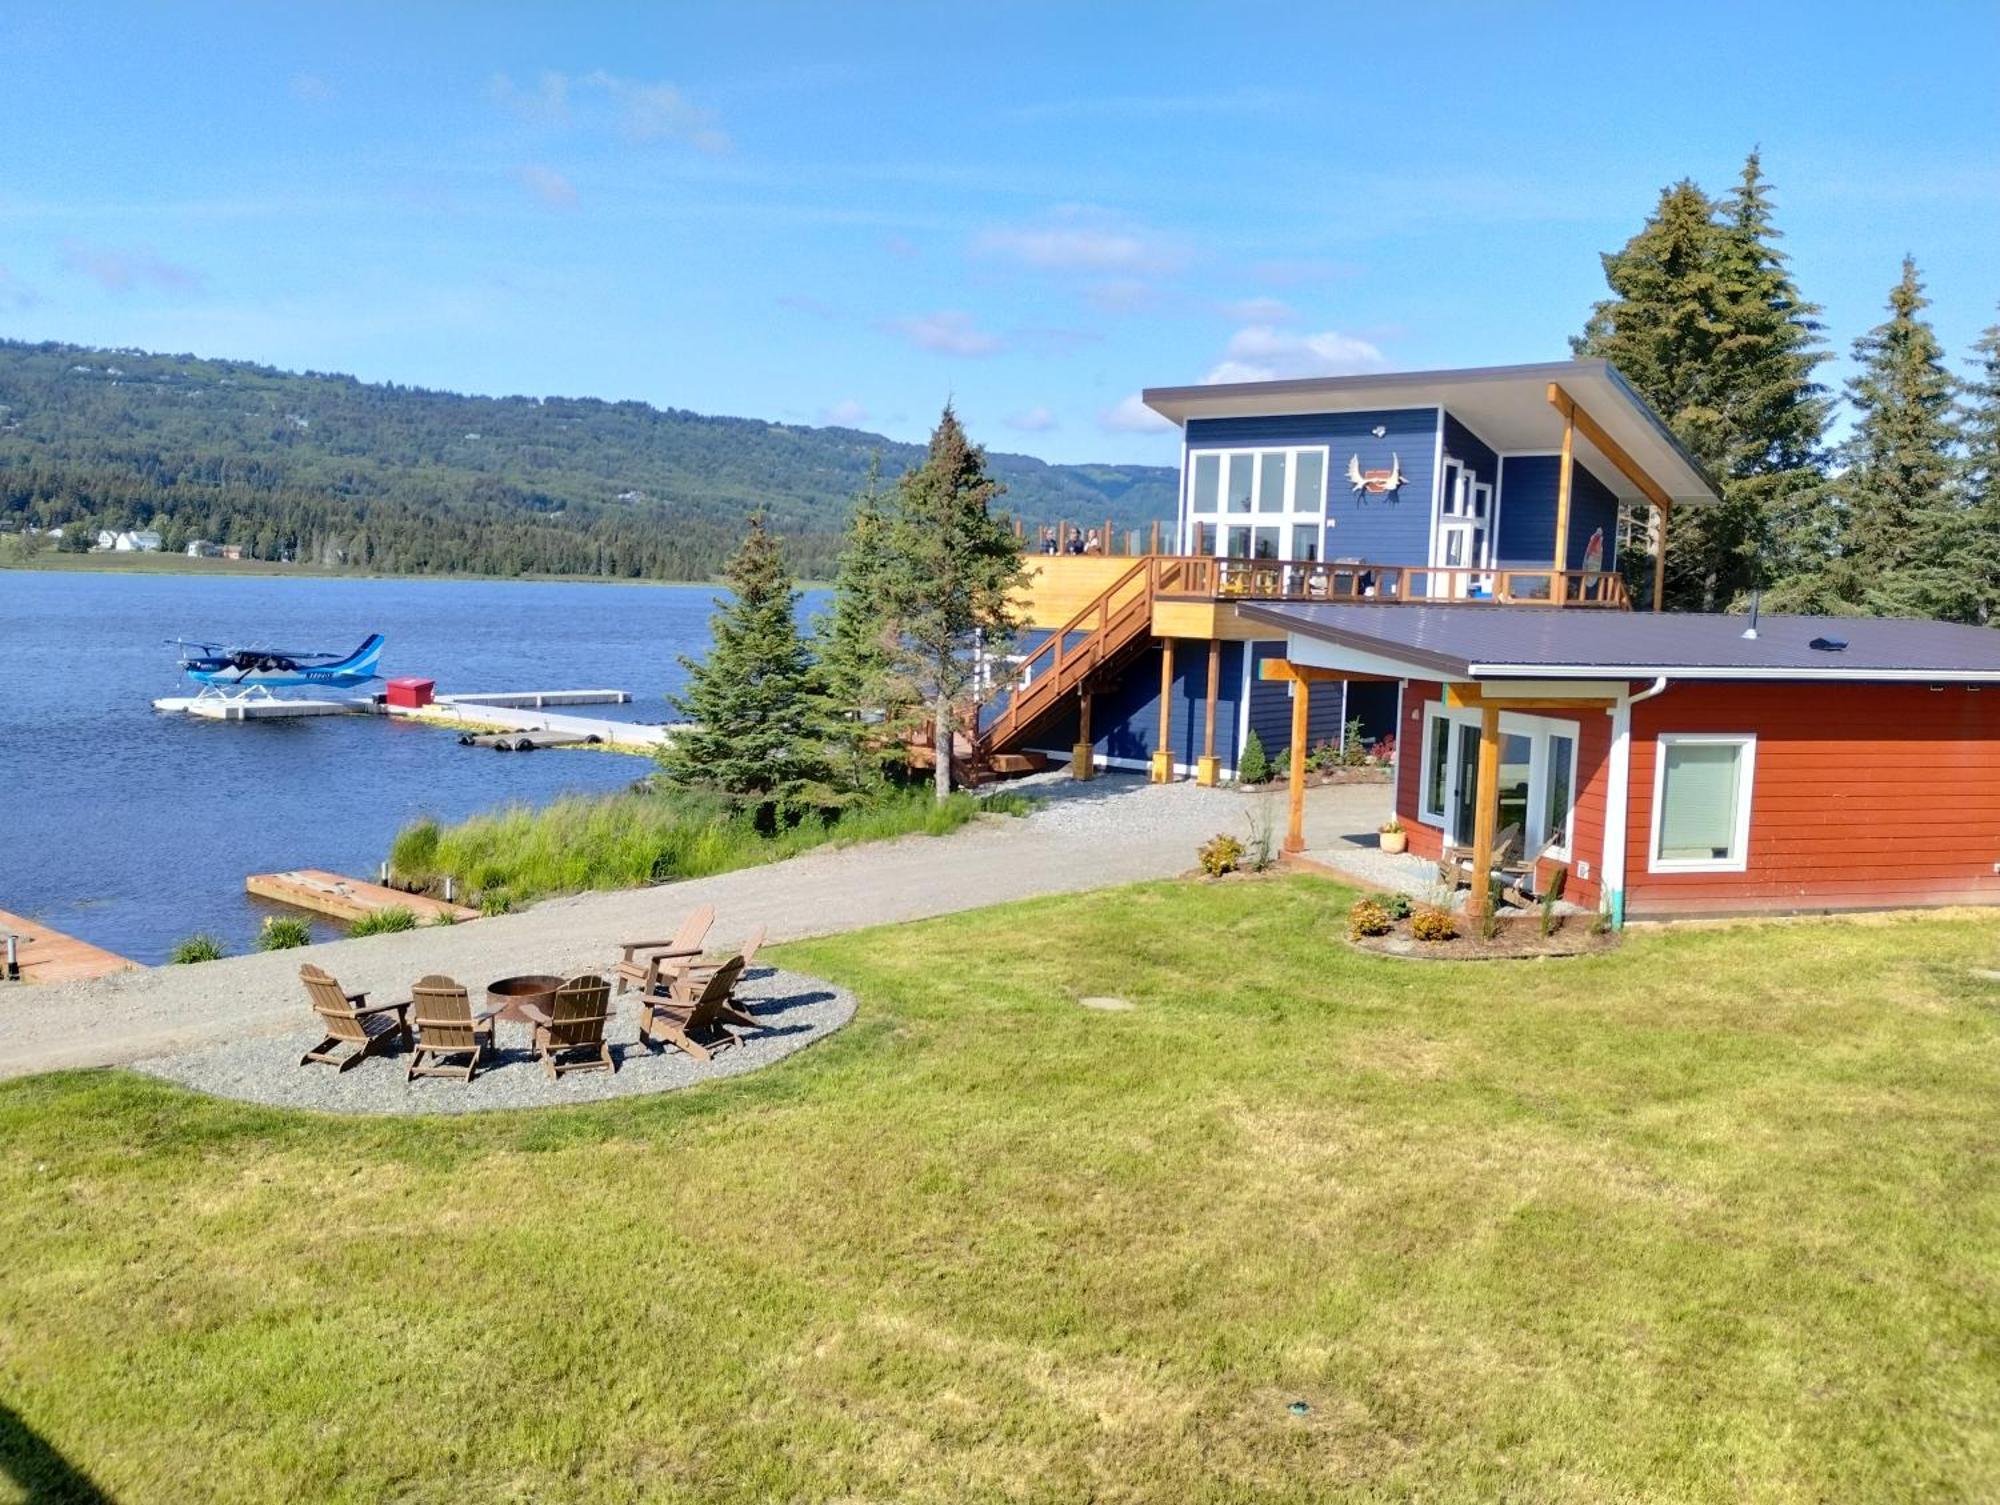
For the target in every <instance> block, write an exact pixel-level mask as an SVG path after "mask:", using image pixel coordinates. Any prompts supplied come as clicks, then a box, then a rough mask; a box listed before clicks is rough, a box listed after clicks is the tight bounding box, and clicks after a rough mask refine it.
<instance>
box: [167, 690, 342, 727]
mask: <svg viewBox="0 0 2000 1505" xmlns="http://www.w3.org/2000/svg"><path fill="white" fill-rule="evenodd" d="M153 709H154V710H156V711H181V712H184V713H185V714H187V715H189V716H200V717H202V718H204V719H205V720H209V721H290V720H293V719H295V718H297V717H300V716H362V715H366V714H367V713H368V711H369V710H371V709H372V707H371V706H370V704H369V702H368V701H367V700H365V699H362V700H279V699H278V698H277V697H276V696H272V697H271V698H270V699H268V700H267V699H264V698H262V697H258V698H254V699H252V698H235V699H228V698H224V697H222V696H219V695H168V696H164V697H163V698H161V699H159V700H156V701H154V702H153Z"/></svg>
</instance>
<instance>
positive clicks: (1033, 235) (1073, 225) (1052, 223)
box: [972, 204, 1186, 275]
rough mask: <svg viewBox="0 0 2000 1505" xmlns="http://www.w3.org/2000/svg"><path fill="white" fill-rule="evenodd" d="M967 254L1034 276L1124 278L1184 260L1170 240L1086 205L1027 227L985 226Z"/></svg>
mask: <svg viewBox="0 0 2000 1505" xmlns="http://www.w3.org/2000/svg"><path fill="white" fill-rule="evenodd" d="M972 249H973V252H974V254H976V255H981V256H994V257H998V258H1001V259H1002V260H1007V261H1014V262H1018V263H1019V264H1020V265H1022V266H1026V267H1032V268H1034V269H1035V270H1037V271H1043V272H1094V273H1098V274H1106V273H1124V274H1127V275H1130V274H1133V273H1137V272H1157V271H1163V270H1165V269H1167V268H1169V267H1172V266H1176V265H1178V264H1179V263H1180V262H1181V261H1183V260H1184V259H1185V254H1186V253H1185V251H1184V250H1183V248H1182V247H1181V246H1180V244H1179V243H1178V242H1177V241H1175V240H1174V239H1173V238H1172V237H1169V236H1166V235H1162V234H1160V233H1158V232H1157V231H1153V230H1149V229H1146V228H1145V227H1143V226H1139V225H1135V224H1132V223H1131V222H1130V221H1128V220H1126V219H1124V218H1123V217H1122V216H1120V215H1117V214H1114V213H1112V212H1111V211H1110V210H1107V209H1099V208H1095V207H1093V206H1091V205H1088V204H1064V205H1060V206H1058V207H1057V208H1055V209H1052V210H1050V211H1049V213H1048V214H1046V215H1044V216H1042V217H1041V218H1040V219H1039V220H1035V221H1033V222H1031V223H1028V224H1021V225H994V226H991V227H989V228H987V229H985V230H982V231H980V232H979V234H978V235H976V236H974V237H973V240H972Z"/></svg>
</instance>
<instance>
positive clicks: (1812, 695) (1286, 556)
mask: <svg viewBox="0 0 2000 1505" xmlns="http://www.w3.org/2000/svg"><path fill="white" fill-rule="evenodd" d="M1145 399H1146V401H1147V403H1148V404H1149V405H1150V406H1152V407H1153V408H1154V409H1155V410H1156V411H1158V412H1160V413H1162V414H1164V415H1165V416H1167V417H1168V418H1170V419H1172V420H1173V421H1174V422H1175V423H1176V424H1177V425H1178V426H1179V427H1180V429H1181V433H1182V437H1183V452H1182V465H1181V497H1180V508H1179V516H1178V518H1177V522H1176V528H1175V536H1174V538H1173V540H1172V543H1171V547H1170V548H1167V547H1163V549H1162V551H1161V552H1158V553H1154V554H1148V555H1145V556H1139V557H1109V558H1106V557H1089V556H1086V557H1081V558H1073V557H1046V556H1044V557H1038V558H1037V559H1035V560H1034V561H1033V562H1032V569H1033V578H1032V583H1031V587H1030V590H1029V592H1028V599H1027V602H1026V614H1027V619H1028V622H1029V624H1030V627H1031V629H1032V631H1031V634H1030V636H1029V639H1028V641H1027V642H1026V643H1025V644H1024V645H1023V647H1024V649H1025V652H1024V653H1023V654H1022V655H1021V658H1020V660H1019V662H1018V664H1017V665H1016V666H1015V668H1014V671H1013V674H1012V675H1011V676H1010V684H1009V686H1008V688H1007V689H1006V690H1005V691H1004V692H1003V693H1001V694H999V695H997V696H996V697H994V699H993V700H992V701H991V702H989V705H988V707H987V709H986V710H985V712H984V713H983V715H982V720H981V732H980V737H979V740H978V743H977V746H976V747H975V749H974V755H975V758H984V759H986V760H988V762H989V765H990V766H1004V764H1002V763H1000V762H999V760H1003V759H1006V758H1008V757H1010V756H1012V757H1017V758H1018V757H1022V756H1061V757H1067V758H1070V759H1072V760H1073V761H1074V762H1075V763H1076V765H1077V766H1078V767H1079V769H1080V771H1084V772H1088V771H1090V770H1092V769H1094V768H1095V767H1097V766H1100V765H1106V764H1108V765H1110V766H1114V767H1118V766H1123V767H1133V768H1146V769H1149V770H1150V773H1151V776H1152V777H1153V778H1154V779H1156V780H1161V781H1164V780H1169V779H1173V778H1178V777H1183V776H1188V775H1192V776H1193V777H1194V778H1196V779H1197V780H1198V781H1200V782H1203V783H1214V782H1217V781H1219V780H1221V779H1224V778H1228V777H1231V776H1232V775H1233V773H1234V770H1235V766H1236V762H1237V759H1238V758H1239V757H1240V754H1241V749H1242V747H1243V746H1244V744H1245V742H1246V741H1247V740H1248V738H1249V736H1250V734H1251V733H1253V732H1255V733H1256V734H1257V735H1258V736H1259V738H1260V740H1261V741H1262V742H1263V743H1264V744H1265V746H1266V747H1267V748H1269V749H1271V750H1273V751H1275V750H1277V749H1280V748H1284V749H1289V753H1290V768H1291V772H1292V786H1291V791H1290V792H1291V812H1290V817H1291V818H1290V823H1289V830H1288V833H1287V839H1286V846H1287V848H1288V849H1289V850H1294V851H1296V850H1300V849H1301V848H1302V846H1303V819H1302V811H1303V794H1304V786H1303V777H1302V774H1303V767H1304V763H1305V758H1306V754H1307V751H1308V750H1309V749H1310V748H1311V747H1313V746H1315V745H1317V744H1319V743H1321V742H1324V741H1329V740H1334V739H1337V738H1339V737H1340V736H1341V735H1342V728H1343V726H1344V725H1345V724H1346V723H1348V722H1350V721H1356V720H1358V721H1360V722H1362V723H1363V725H1364V727H1365V730H1366V734H1367V735H1368V736H1369V737H1370V738H1371V739H1372V738H1374V737H1377V736H1382V735H1389V734H1393V735H1394V739H1395V749H1396V756H1395V808H1396V811H1397V813H1398V815H1399V817H1400V819H1401V821H1402V823H1403V825H1404V826H1405V827H1406V828H1407V829H1408V831H1409V833H1410V843H1411V847H1412V849H1413V850H1415V851H1417V852H1418V853H1420V854H1424V855H1435V854H1437V853H1438V852H1439V851H1440V850H1441V849H1442V848H1443V847H1444V846H1445V845H1446V844H1450V845H1454V846H1461V847H1464V848H1467V849H1470V850H1471V851H1472V852H1473V853H1474V863H1475V867H1476V868H1477V869H1478V871H1479V872H1481V873H1484V872H1485V871H1487V870H1488V868H1489V866H1490V862H1491V856H1492V852H1493V847H1494V843H1495V838H1496V836H1497V835H1500V834H1501V833H1509V834H1511V835H1512V836H1513V837H1514V838H1515V840H1516V841H1517V842H1518V843H1519V847H1520V850H1521V851H1522V853H1523V854H1524V856H1525V857H1526V858H1527V859H1528V860H1529V863H1530V865H1531V867H1532V870H1533V871H1532V876H1531V881H1532V882H1533V883H1536V884H1539V885H1541V886H1543V887H1546V886H1547V885H1549V884H1550V883H1552V882H1553V881H1554V880H1555V876H1556V874H1557V872H1558V871H1560V873H1561V874H1562V877H1563V881H1564V884H1565V896H1566V897H1568V898H1570V899H1572V900H1574V901H1577V902H1580V903H1583V904H1586V905H1593V906H1594V905H1599V904H1601V905H1602V906H1604V907H1605V908H1606V909H1607V910H1608V911H1610V912H1611V913H1612V914H1613V915H1614V916H1616V917H1618V918H1620V919H1622V918H1623V917H1624V916H1626V915H1627V914H1631V915H1635V916H1641V917H1647V916H1661V917H1664V916H1674V915H1687V914H1715V913H1739V912H1756V911H1787V910H1793V911H1796V910H1822V909H1846V908H1878V907H1897V906H1904V905H1920V904H1942V903H1992V902H1996V901H2000V634H1995V633H1993V632H1990V631H1988V630H1987V629H1984V628H1975V627H1953V626H1947V625H1943V624H1937V623H1929V622H1903V621H1885V620H1851V619H1831V618H1811V617H1773V616H1766V617H1765V618H1764V619H1763V620H1762V621H1761V622H1759V623H1756V624H1755V625H1754V627H1753V626H1752V624H1751V622H1750V619H1748V618H1746V617H1741V616H1723V615H1694V614H1679V613H1660V612H1658V610H1657V603H1658V601H1659V599H1660V590H1659V578H1658V575H1657V573H1655V574H1654V577H1653V581H1652V586H1653V588H1652V591H1651V599H1652V601H1653V602H1654V603H1655V607H1656V609H1655V610H1653V611H1648V612H1635V611H1633V610H1631V595H1632V592H1631V590H1630V588H1629V586H1628V582H1627V580H1626V577H1625V575H1624V573H1623V571H1622V570H1621V567H1620V566H1621V561H1620V559H1619V540H1618V516H1619V512H1620V510H1621V504H1632V509H1633V510H1635V511H1637V512H1639V513H1641V514H1642V515H1644V516H1646V517H1647V518H1648V519H1649V520H1650V527H1649V531H1650V537H1651V542H1652V543H1653V545H1654V547H1653V549H1652V550H1651V552H1652V553H1653V555H1654V557H1655V559H1656V560H1657V558H1658V556H1659V553H1660V549H1659V544H1660V542H1661V541H1662V540H1664V539H1665V538H1666V537H1667V535H1668V533H1669V531H1670V529H1671V527H1672V525H1673V520H1674V518H1675V517H1676V516H1677V515H1678V514H1679V513H1680V512H1681V511H1682V510H1684V509H1685V508H1688V507H1699V506H1705V505H1709V504H1711V503H1713V502H1714V501H1716V500H1717V499H1718V492H1717V489H1716V487H1715V485H1714V483H1713V481H1712V480H1711V479H1710V478H1709V477H1708V476H1707V475H1706V474H1704V473H1703V471H1702V469H1701V467H1700V466H1699V465H1698V464H1696V462H1695V461H1694V460H1693V459H1692V458H1691V457H1690V456H1689V455H1688V454H1687V452H1686V451H1685V450H1684V449H1683V448H1682V447H1681V446H1680V444H1679V443H1678V442H1677V441H1676V440H1675V439H1674V437H1673V435H1672V434H1671V432H1670V431H1669V430H1668V429H1667V427H1666V425H1665V423H1664V422H1662V421H1661V419H1660V418H1659V417H1658V415H1657V414H1655V413H1653V412H1652V410H1651V409H1650V408H1649V407H1648V406H1647V405H1646V403H1645V402H1644V400H1643V399H1641V398H1640V397H1639V396H1638V394H1637V393H1636V392H1634V391H1633V390H1632V388H1631V387H1630V386H1629V385H1628V384H1627V383H1626V382H1625V381H1624V380H1623V379H1622V378H1620V377H1619V375H1618V373H1617V372H1616V371H1615V370H1614V369H1612V368H1611V367H1610V366H1609V365H1607V364H1606V363H1604V362H1601V361H1564V362H1554V363H1549V364H1544V365H1537V366H1510V367H1495V368H1482V369H1475V370H1464V371H1433V372H1415V373H1399V374H1390V375H1382V376H1361V377H1337V378H1327V379H1316V380H1306V381H1277V382H1253V383H1242V384H1232V385H1212V386H1201V387H1178V388H1165V389H1156V390H1151V391H1148V392H1147V393H1146V394H1145ZM1654 569H1655V571H1657V564H1656V565H1655V566H1654ZM1939 811H1948V812H1949V814H1947V815H1946V816H1945V817H1944V818H1943V819H1939V818H1938V813H1937V812H1939ZM1474 891H1475V893H1479V894H1484V893H1485V892H1486V884H1485V882H1484V881H1483V880H1480V879H1476V880H1475V884H1474Z"/></svg>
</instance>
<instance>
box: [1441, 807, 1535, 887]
mask: <svg viewBox="0 0 2000 1505" xmlns="http://www.w3.org/2000/svg"><path fill="white" fill-rule="evenodd" d="M1519 871H1521V827H1520V825H1519V824H1518V823H1510V824H1508V825H1504V826H1502V827H1501V828H1500V829H1499V830H1497V831H1495V832H1494V833H1493V872H1494V874H1495V875H1496V876H1500V875H1505V874H1509V873H1518V872H1519ZM1471 881H1472V848H1471V847H1470V846H1449V845H1448V846H1446V847H1445V849H1444V851H1443V853H1442V854H1440V856H1439V857H1438V882H1440V883H1442V884H1444V885H1445V886H1446V887H1447V888H1452V889H1455V888H1457V887H1458V886H1459V885H1460V884H1462V883H1470V882H1471Z"/></svg>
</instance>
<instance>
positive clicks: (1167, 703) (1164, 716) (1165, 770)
mask: <svg viewBox="0 0 2000 1505" xmlns="http://www.w3.org/2000/svg"><path fill="white" fill-rule="evenodd" d="M1173 781H1174V640H1173V639H1172V638H1161V639H1160V740H1159V741H1158V742H1156V743H1154V744H1153V782H1154V783H1155V784H1171V783H1172V782H1173Z"/></svg>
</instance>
